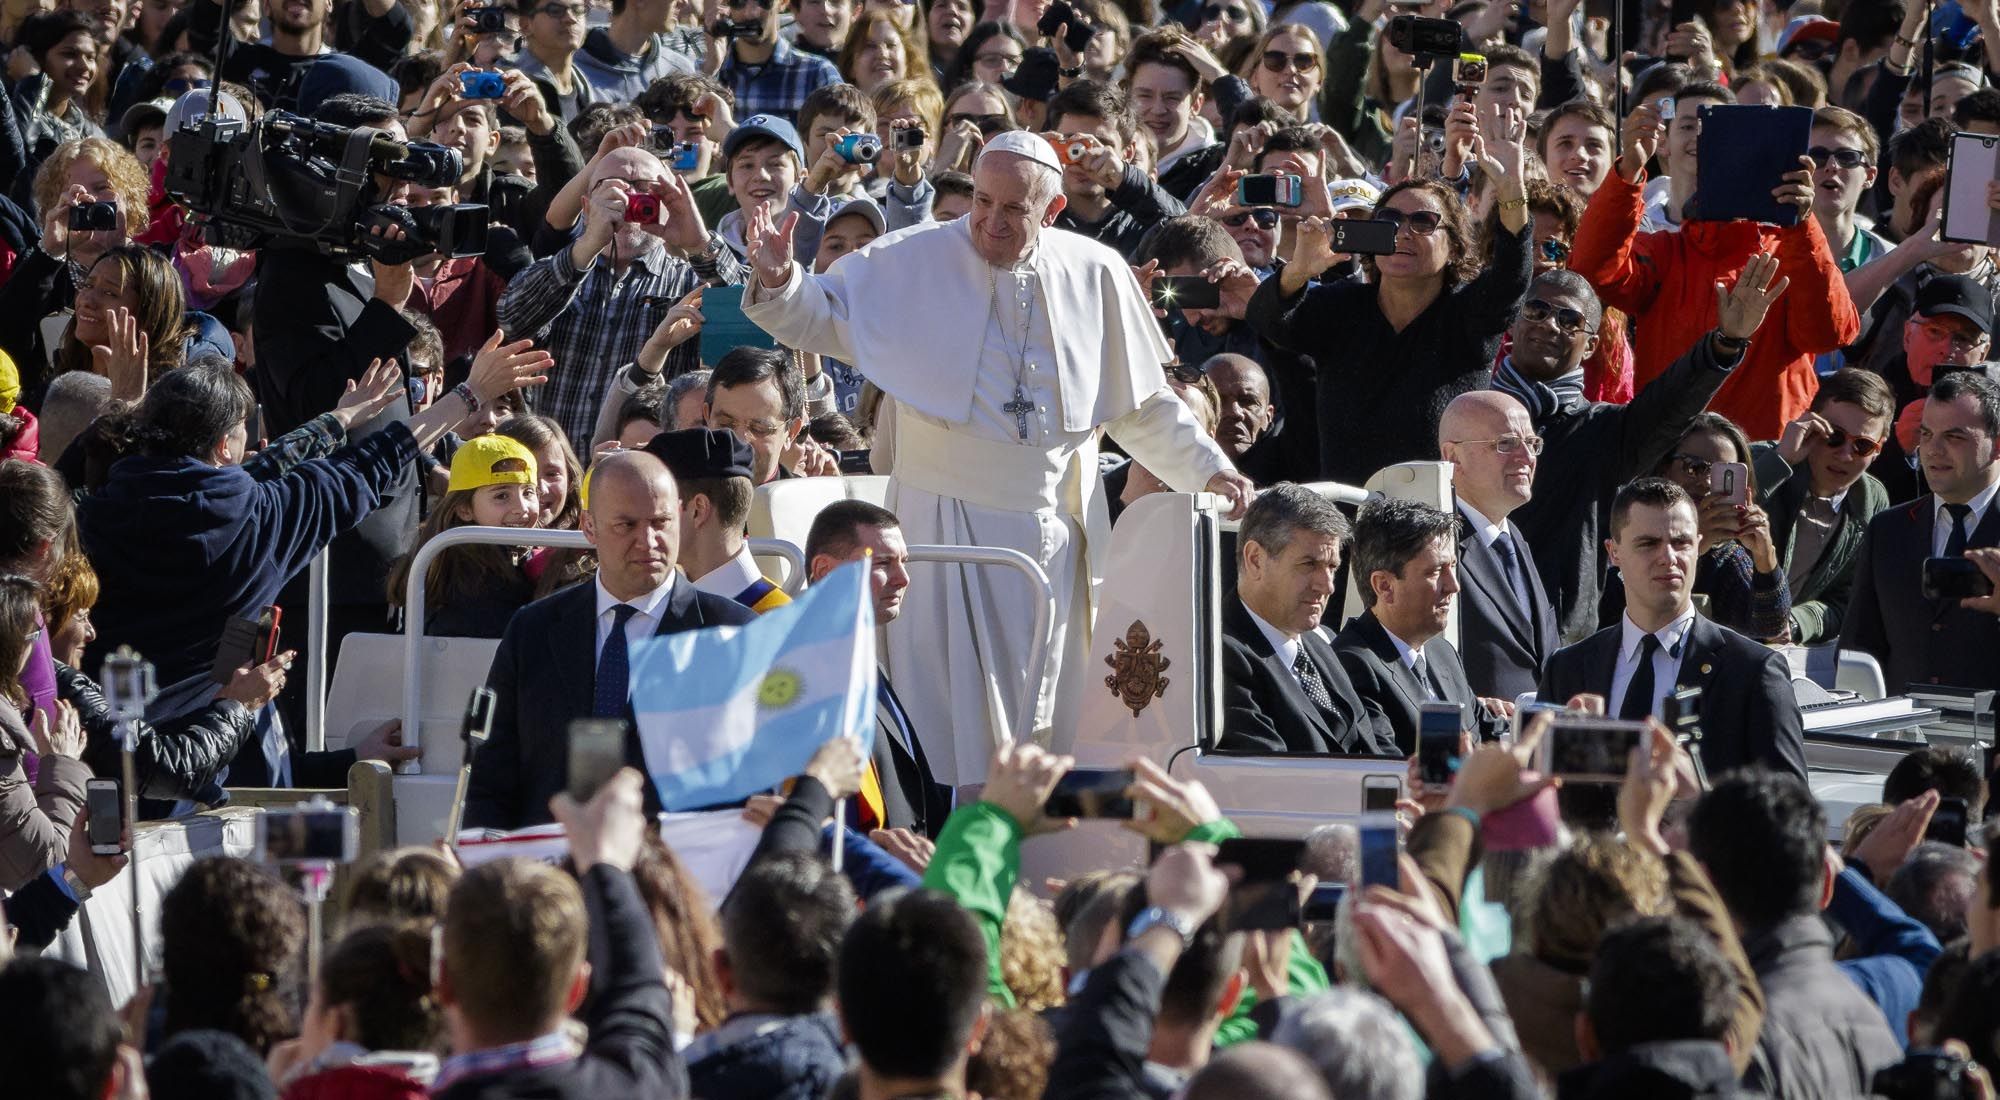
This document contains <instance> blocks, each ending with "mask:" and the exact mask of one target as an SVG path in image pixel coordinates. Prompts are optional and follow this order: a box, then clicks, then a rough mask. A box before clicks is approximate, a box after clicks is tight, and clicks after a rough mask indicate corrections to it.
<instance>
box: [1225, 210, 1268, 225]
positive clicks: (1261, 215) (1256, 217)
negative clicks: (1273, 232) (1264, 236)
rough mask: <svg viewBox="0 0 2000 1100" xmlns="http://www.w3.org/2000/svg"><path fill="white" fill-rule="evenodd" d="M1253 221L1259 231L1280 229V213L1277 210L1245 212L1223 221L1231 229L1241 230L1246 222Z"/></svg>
mask: <svg viewBox="0 0 2000 1100" xmlns="http://www.w3.org/2000/svg"><path fill="white" fill-rule="evenodd" d="M1253 221H1254V222H1256V223H1257V228H1259V229H1276V228H1277V227H1278V212H1277V211H1276V210H1244V211H1241V212H1240V213H1235V214H1231V215H1229V216H1228V217H1226V218H1224V219H1222V224H1224V225H1226V226H1228V227H1229V228H1231V229H1241V228H1243V225H1244V223H1245V222H1253Z"/></svg>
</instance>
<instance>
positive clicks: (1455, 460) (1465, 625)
mask: <svg viewBox="0 0 2000 1100" xmlns="http://www.w3.org/2000/svg"><path fill="white" fill-rule="evenodd" d="M1541 449H1542V437H1541V436H1538V435H1536V434H1535V422H1534V420H1533V419H1531V418H1530V417H1529V416H1528V408H1527V406H1525V405H1523V404H1521V402H1519V401H1518V400H1516V399H1514V398H1513V397H1510V396H1508V395H1507V394H1504V393H1501V392H1500V391H1498V390H1475V391H1473V392H1472V393H1466V394H1460V395H1459V396H1457V397H1455V398H1453V399H1452V402H1451V404H1449V405H1447V406H1445V410H1444V416H1443V417H1442V418H1441V419H1440V420H1439V421H1438V453H1439V454H1440V455H1442V456H1443V457H1444V460H1445V461H1446V462H1449V463H1451V464H1452V466H1451V489H1452V493H1453V494H1454V495H1456V496H1457V497H1458V514H1459V517H1460V518H1461V519H1462V520H1463V521H1464V526H1463V527H1462V528H1460V532H1459V538H1458V577H1459V581H1460V583H1461V585H1462V591H1461V593H1460V596H1459V600H1458V645H1459V652H1460V653H1461V654H1462V655H1463V656H1464V658H1465V676H1466V679H1467V680H1469V681H1471V683H1472V689H1473V691H1475V692H1477V693H1478V694H1480V695H1483V696H1492V697H1494V698H1498V699H1503V700H1506V701H1507V702H1509V703H1512V702H1513V701H1514V700H1515V699H1516V698H1518V697H1519V696H1521V695H1523V694H1525V693H1528V692H1532V691H1534V690H1535V688H1536V686H1537V685H1539V684H1540V683H1541V680H1542V666H1543V665H1544V664H1546V663H1547V662H1548V659H1549V657H1550V656H1551V655H1552V654H1554V653H1555V651H1556V647H1557V646H1559V645H1561V642H1559V641H1558V640H1557V638H1556V610H1555V607H1554V605H1552V604H1550V603H1549V596H1548V590H1547V589H1546V588H1544V587H1543V586H1542V578H1541V575H1540V574H1539V573H1537V572H1536V570H1535V555H1534V552H1533V551H1532V550H1530V549H1529V548H1528V541H1527V540H1526V539H1524V538H1522V537H1521V532H1520V531H1519V530H1517V529H1516V528H1515V527H1514V525H1513V523H1512V522H1510V521H1509V520H1508V518H1507V517H1508V516H1509V515H1510V514H1512V513H1513V512H1514V510H1515V509H1517V508H1520V507H1522V506H1524V505H1526V504H1527V503H1528V501H1529V500H1530V499H1531V498H1532V497H1533V495H1534V485H1535V469H1536V466H1537V464H1538V463H1539V462H1540V455H1541Z"/></svg>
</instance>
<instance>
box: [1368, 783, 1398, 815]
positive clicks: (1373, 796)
mask: <svg viewBox="0 0 2000 1100" xmlns="http://www.w3.org/2000/svg"><path fill="white" fill-rule="evenodd" d="M1402 797H1403V779H1402V777H1401V776H1396V775H1364V776H1362V777H1361V809H1362V810H1363V811H1365V812H1368V813H1382V812H1387V813H1395V812H1396V802H1397V800H1398V799H1401V798H1402Z"/></svg>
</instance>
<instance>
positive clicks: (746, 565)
mask: <svg viewBox="0 0 2000 1100" xmlns="http://www.w3.org/2000/svg"><path fill="white" fill-rule="evenodd" d="M763 579H764V574H763V573H761V572H759V571H758V569H757V559H756V558H755V557H753V556H751V553H750V545H749V544H748V543H745V544H744V546H743V549H741V550H738V551H737V552H736V556H735V557H733V558H730V559H729V560H728V561H726V562H723V563H722V564H721V565H718V566H716V567H715V568H713V569H711V570H709V571H708V572H706V573H703V574H702V575H701V576H699V577H696V578H695V579H694V590H695V591H696V592H706V593H708V594H709V595H711V596H721V597H722V598H723V599H725V600H733V599H735V598H736V597H738V596H740V595H742V594H743V592H744V590H746V589H748V588H749V587H750V586H751V585H753V584H756V583H757V582H758V581H760V580H763Z"/></svg>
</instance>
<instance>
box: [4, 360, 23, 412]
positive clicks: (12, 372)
mask: <svg viewBox="0 0 2000 1100" xmlns="http://www.w3.org/2000/svg"><path fill="white" fill-rule="evenodd" d="M20 399H21V371H20V369H19V368H17V367H16V366H14V360H13V359H11V358H9V357H8V355H7V353H6V352H4V351H0V413H10V412H13V411H14V403H15V402H17V401H19V400H20Z"/></svg>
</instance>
